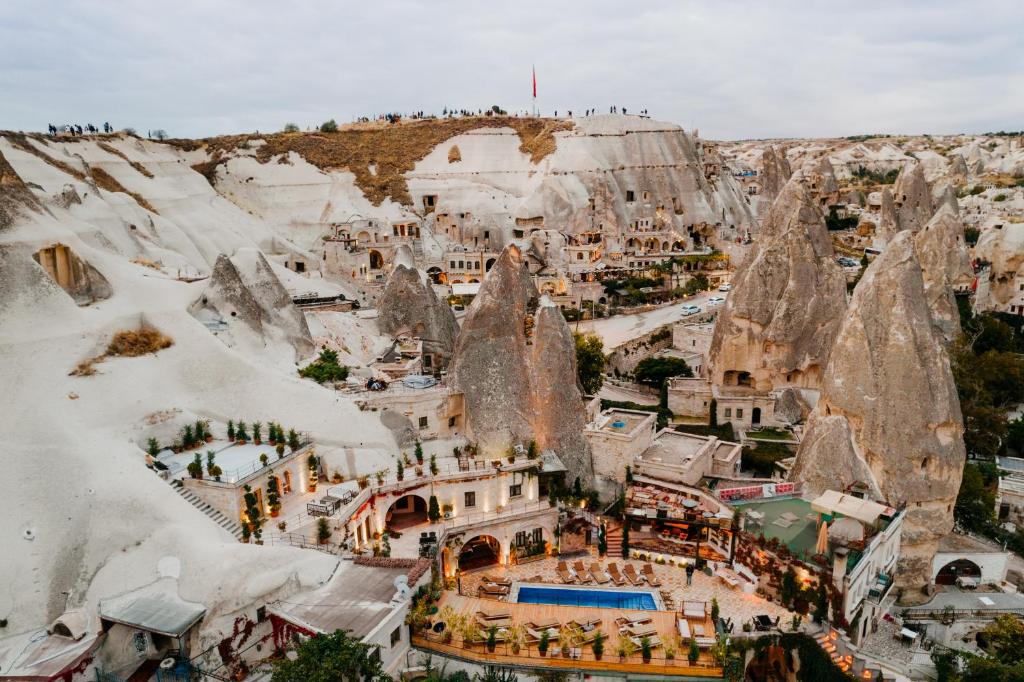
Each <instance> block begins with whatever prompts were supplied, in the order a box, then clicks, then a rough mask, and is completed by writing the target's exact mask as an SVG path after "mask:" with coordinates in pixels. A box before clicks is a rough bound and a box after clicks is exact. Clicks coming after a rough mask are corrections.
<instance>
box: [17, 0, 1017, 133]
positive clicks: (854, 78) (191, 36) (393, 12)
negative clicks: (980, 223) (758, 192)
mask: <svg viewBox="0 0 1024 682" xmlns="http://www.w3.org/2000/svg"><path fill="white" fill-rule="evenodd" d="M532 66H535V67H536V71H537V83H538V101H537V103H538V107H539V109H540V111H541V113H542V114H544V115H552V114H553V113H554V112H555V111H557V112H558V113H559V114H561V115H564V114H565V113H566V111H567V110H572V111H573V113H574V114H578V113H582V112H583V111H584V110H585V109H588V108H595V109H597V110H598V111H603V112H607V111H608V107H609V106H612V105H617V106H618V107H619V108H620V109H625V110H626V111H628V112H635V111H639V110H641V109H646V110H647V111H648V112H649V114H650V115H651V116H652V117H654V118H656V119H659V120H665V121H671V122H674V123H678V124H680V125H683V126H685V127H686V128H697V129H699V130H700V133H701V136H702V137H705V138H707V139H747V138H765V137H828V136H845V135H855V134H864V133H893V134H895V133H904V134H914V133H932V134H949V133H959V132H965V133H979V132H986V131H993V130H1021V129H1024V2H1021V1H1020V0H1008V1H1002V0H994V1H990V2H986V3H977V2H968V1H964V2H952V1H949V0H929V1H922V2H913V1H906V2H903V1H899V0H888V1H887V2H874V1H872V0H861V1H858V2H855V3H841V4H840V3H837V2H815V1H813V0H803V1H793V2H788V1H784V0H762V1H761V2H745V1H741V0H735V1H733V0H707V1H706V2H688V1H684V0H677V1H674V2H670V1H660V0H646V1H643V2H621V1H609V0H580V1H574V2H559V1H557V0H547V1H543V2H533V1H532V0H517V1H516V2H482V1H479V0H478V1H475V2H471V1H466V2H462V1H451V2H447V1H445V0H432V1H427V0H423V1H421V2H412V1H410V0H386V1H383V2H382V1H370V2H359V3H353V2H348V1H346V0H335V1H333V2H329V1H323V2H321V1H304V0H289V1H288V2H280V0H277V1H273V2H269V1H264V0H247V1H241V0H239V1H228V0H174V1H173V2H167V1H165V0H149V1H148V2H139V1H136V2H128V1H123V2H122V1H119V0H105V1H104V2H100V1H99V0H60V1H56V0H0V129H9V130H45V128H46V126H47V124H48V123H54V124H58V125H59V124H63V123H71V122H74V123H81V124H86V123H93V124H96V125H99V124H101V123H102V122H104V121H109V122H110V123H111V124H112V125H113V126H115V127H117V128H124V127H133V128H135V129H136V130H138V131H139V132H140V133H143V132H144V131H148V130H156V129H163V130H166V131H167V132H168V133H169V134H170V135H172V136H174V137H205V136H210V135H218V134H225V133H236V132H248V131H254V130H260V131H271V130H279V129H281V128H282V127H283V126H284V125H285V124H286V123H290V122H293V123H296V124H297V125H299V126H300V127H302V128H304V129H305V128H306V127H308V126H315V125H317V124H319V123H320V122H322V121H324V120H327V119H329V118H334V119H336V120H337V121H338V122H339V123H342V122H346V121H351V120H354V119H355V118H356V117H360V116H375V115H377V114H379V113H382V112H389V111H395V112H411V111H418V110H422V111H425V112H428V113H431V112H432V113H438V114H440V113H441V111H442V110H443V109H444V108H445V107H449V108H450V107H455V108H460V109H461V108H472V109H479V108H486V107H490V106H491V105H498V106H500V107H502V108H504V109H507V110H509V111H514V110H528V109H530V107H531V106H532V102H531V97H530V94H531V92H530V78H531V75H530V74H531V67H532Z"/></svg>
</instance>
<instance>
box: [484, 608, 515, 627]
mask: <svg viewBox="0 0 1024 682" xmlns="http://www.w3.org/2000/svg"><path fill="white" fill-rule="evenodd" d="M476 617H477V620H482V621H484V622H485V623H495V622H496V621H501V620H510V619H511V618H512V614H510V613H507V612H506V613H487V612H486V611H477V612H476ZM495 624H496V623H495Z"/></svg>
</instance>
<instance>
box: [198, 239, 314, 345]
mask: <svg viewBox="0 0 1024 682" xmlns="http://www.w3.org/2000/svg"><path fill="white" fill-rule="evenodd" d="M189 312H191V313H192V315H193V316H195V317H196V318H197V319H199V320H200V321H202V322H204V323H205V324H207V325H208V326H210V327H211V328H216V327H217V326H219V325H223V326H224V327H226V331H227V335H228V336H227V337H222V338H223V340H224V341H225V342H226V343H228V345H233V344H235V343H242V344H246V345H249V346H251V347H254V348H255V347H258V346H263V347H264V348H267V349H270V350H278V349H279V347H280V345H281V344H287V345H288V346H291V348H292V349H294V357H295V359H302V358H305V357H308V356H309V355H310V354H311V353H312V352H313V350H314V345H313V338H312V336H311V335H310V333H309V326H308V325H307V324H306V318H305V316H304V315H303V314H302V311H301V310H299V309H298V308H296V307H295V305H294V304H293V303H292V299H291V297H290V296H289V295H288V292H287V291H286V290H285V288H284V287H283V286H282V285H281V282H280V280H279V279H278V278H277V275H275V274H274V272H273V270H271V269H270V264H269V263H267V261H266V259H265V258H264V257H263V254H262V253H260V252H259V251H257V250H256V249H239V251H238V252H237V253H236V254H235V255H234V256H233V257H231V258H229V257H228V256H226V255H224V254H221V255H220V256H219V257H218V258H217V261H216V263H215V264H214V266H213V273H212V274H211V275H210V280H209V283H208V284H207V287H206V289H205V290H204V291H203V294H202V296H201V297H200V298H199V299H198V300H197V301H195V302H194V303H193V304H192V306H191V307H190V308H189Z"/></svg>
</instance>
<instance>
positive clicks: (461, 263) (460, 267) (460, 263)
mask: <svg viewBox="0 0 1024 682" xmlns="http://www.w3.org/2000/svg"><path fill="white" fill-rule="evenodd" d="M465 267H466V263H465V262H464V261H461V260H460V261H459V269H460V270H462V269H464V268H465Z"/></svg>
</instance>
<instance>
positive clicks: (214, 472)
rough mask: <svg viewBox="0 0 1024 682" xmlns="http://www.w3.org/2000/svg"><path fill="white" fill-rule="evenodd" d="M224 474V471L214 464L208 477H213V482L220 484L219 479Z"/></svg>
mask: <svg viewBox="0 0 1024 682" xmlns="http://www.w3.org/2000/svg"><path fill="white" fill-rule="evenodd" d="M223 473H224V470H223V469H221V468H220V465H219V464H214V465H213V469H211V470H210V475H211V476H213V480H215V481H217V483H220V477H221V475H222V474H223Z"/></svg>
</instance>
